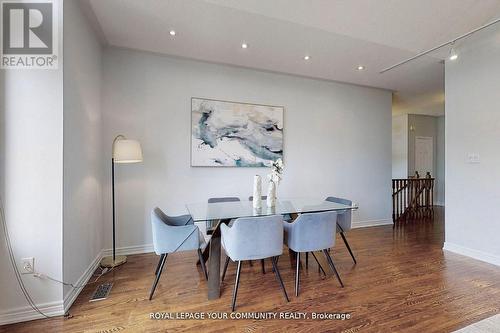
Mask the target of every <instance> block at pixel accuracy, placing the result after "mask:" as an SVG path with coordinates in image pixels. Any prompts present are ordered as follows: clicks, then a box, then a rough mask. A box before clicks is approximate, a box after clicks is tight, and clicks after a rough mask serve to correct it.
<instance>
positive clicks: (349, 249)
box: [340, 231, 357, 264]
mask: <svg viewBox="0 0 500 333" xmlns="http://www.w3.org/2000/svg"><path fill="white" fill-rule="evenodd" d="M340 236H342V240H343V241H344V244H345V246H346V247H347V250H348V251H349V254H350V255H351V257H352V260H353V261H354V263H355V264H357V262H356V258H354V254H353V253H352V250H351V247H350V246H349V243H348V242H347V239H346V238H345V235H344V232H343V231H341V232H340Z"/></svg>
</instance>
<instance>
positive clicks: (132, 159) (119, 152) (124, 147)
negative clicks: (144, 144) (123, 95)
mask: <svg viewBox="0 0 500 333" xmlns="http://www.w3.org/2000/svg"><path fill="white" fill-rule="evenodd" d="M112 151H113V153H112V154H113V156H112V157H111V192H112V204H113V255H112V256H108V257H104V258H103V259H102V261H101V266H102V267H116V266H119V265H121V264H124V263H125V262H126V261H127V257H126V256H117V255H116V243H115V164H121V163H139V162H142V149H141V144H140V143H139V142H138V141H136V140H129V139H127V138H125V137H124V136H123V135H118V136H116V137H115V139H114V140H113V149H112Z"/></svg>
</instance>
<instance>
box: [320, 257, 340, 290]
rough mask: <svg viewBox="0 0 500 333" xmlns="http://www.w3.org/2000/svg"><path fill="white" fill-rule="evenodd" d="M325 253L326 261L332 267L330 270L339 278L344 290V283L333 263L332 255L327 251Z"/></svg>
mask: <svg viewBox="0 0 500 333" xmlns="http://www.w3.org/2000/svg"><path fill="white" fill-rule="evenodd" d="M323 252H324V253H325V257H326V260H327V261H328V264H329V265H330V268H331V269H332V271H333V273H335V275H336V276H337V279H338V280H339V282H340V285H341V286H342V288H344V283H342V280H341V279H340V275H339V272H337V269H336V268H335V264H334V263H333V260H332V257H330V254H329V253H328V251H327V250H323Z"/></svg>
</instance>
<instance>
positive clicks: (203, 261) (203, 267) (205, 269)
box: [198, 249, 208, 281]
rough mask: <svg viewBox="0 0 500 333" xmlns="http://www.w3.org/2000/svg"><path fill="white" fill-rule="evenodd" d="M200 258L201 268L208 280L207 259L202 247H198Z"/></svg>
mask: <svg viewBox="0 0 500 333" xmlns="http://www.w3.org/2000/svg"><path fill="white" fill-rule="evenodd" d="M198 258H199V260H200V265H201V270H202V271H203V275H205V280H207V281H208V273H207V266H205V260H203V253H202V252H201V249H198Z"/></svg>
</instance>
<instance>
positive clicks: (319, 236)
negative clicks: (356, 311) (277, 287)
mask: <svg viewBox="0 0 500 333" xmlns="http://www.w3.org/2000/svg"><path fill="white" fill-rule="evenodd" d="M336 221H337V213H336V212H331V211H330V212H321V213H307V214H301V215H299V217H297V218H296V219H295V221H293V222H292V223H287V222H284V229H285V244H286V245H287V246H288V248H289V249H290V250H292V251H294V252H296V253H297V266H296V271H295V296H299V286H300V253H307V252H311V254H312V255H313V257H314V259H316V261H318V259H317V258H316V255H315V254H314V251H323V253H324V255H325V257H326V259H327V261H328V264H329V265H330V268H331V269H332V271H333V272H334V273H335V275H336V276H337V279H338V280H339V282H340V285H341V286H342V287H344V284H343V283H342V280H341V279H340V275H339V273H338V272H337V269H336V268H335V264H334V263H333V260H332V258H331V257H330V254H329V253H328V249H329V248H331V247H333V246H334V245H335V225H336ZM318 264H319V262H318Z"/></svg>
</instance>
